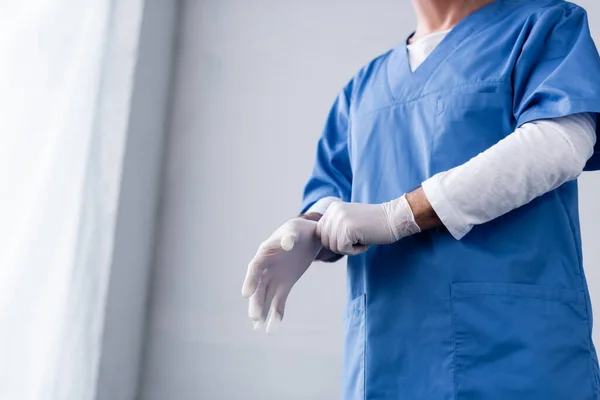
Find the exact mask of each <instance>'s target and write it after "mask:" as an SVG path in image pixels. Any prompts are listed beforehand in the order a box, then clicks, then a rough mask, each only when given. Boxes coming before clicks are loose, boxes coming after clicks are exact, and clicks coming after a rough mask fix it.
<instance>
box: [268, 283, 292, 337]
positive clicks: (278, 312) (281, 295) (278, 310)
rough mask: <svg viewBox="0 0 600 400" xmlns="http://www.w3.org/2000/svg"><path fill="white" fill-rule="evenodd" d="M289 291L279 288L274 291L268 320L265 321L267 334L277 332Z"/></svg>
mask: <svg viewBox="0 0 600 400" xmlns="http://www.w3.org/2000/svg"><path fill="white" fill-rule="evenodd" d="M289 294H290V289H288V288H283V287H280V288H279V289H277V290H276V291H275V296H274V297H273V303H272V304H271V311H270V313H269V319H268V320H267V333H268V334H271V333H275V332H277V331H278V330H279V325H280V324H281V321H282V320H283V314H284V312H285V303H286V301H287V298H288V295H289Z"/></svg>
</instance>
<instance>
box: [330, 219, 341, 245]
mask: <svg viewBox="0 0 600 400" xmlns="http://www.w3.org/2000/svg"><path fill="white" fill-rule="evenodd" d="M340 222H341V221H340V217H339V216H338V215H337V214H336V215H334V216H332V218H330V221H329V222H328V223H327V236H329V248H330V249H331V251H333V252H334V253H338V254H341V249H340V244H341V242H340V236H341V235H340V234H339V232H340V229H339V227H340Z"/></svg>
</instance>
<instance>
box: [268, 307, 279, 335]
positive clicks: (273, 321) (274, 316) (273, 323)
mask: <svg viewBox="0 0 600 400" xmlns="http://www.w3.org/2000/svg"><path fill="white" fill-rule="evenodd" d="M282 319H283V317H282V316H281V315H279V313H277V312H276V311H275V310H271V315H269V321H268V322H267V334H269V335H270V334H273V333H275V332H277V331H278V330H279V325H281V320H282Z"/></svg>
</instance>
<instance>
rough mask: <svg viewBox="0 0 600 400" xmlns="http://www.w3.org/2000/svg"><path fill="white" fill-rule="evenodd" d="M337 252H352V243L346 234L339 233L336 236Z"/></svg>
mask: <svg viewBox="0 0 600 400" xmlns="http://www.w3.org/2000/svg"><path fill="white" fill-rule="evenodd" d="M336 242H337V253H339V254H345V255H350V254H352V252H353V243H352V241H351V240H350V238H348V236H347V235H344V234H340V235H338V237H337V240H336Z"/></svg>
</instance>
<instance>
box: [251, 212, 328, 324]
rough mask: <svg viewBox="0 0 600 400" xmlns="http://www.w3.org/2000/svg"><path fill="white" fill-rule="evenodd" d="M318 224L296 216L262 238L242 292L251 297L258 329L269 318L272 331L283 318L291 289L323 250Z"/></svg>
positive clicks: (254, 319)
mask: <svg viewBox="0 0 600 400" xmlns="http://www.w3.org/2000/svg"><path fill="white" fill-rule="evenodd" d="M316 228H317V223H316V222H315V221H309V220H306V219H302V218H294V219H292V220H290V221H288V222H286V223H285V224H283V225H282V226H281V227H280V228H279V229H277V230H276V231H275V232H274V233H273V234H272V235H271V237H269V238H268V239H267V240H266V241H265V242H263V243H262V244H261V245H260V247H259V248H258V251H257V253H256V255H255V256H254V258H253V259H252V261H250V264H249V265H248V271H247V273H246V279H245V280H244V284H243V286H242V295H243V296H244V297H250V304H249V308H248V314H249V316H250V319H252V320H253V321H254V328H255V329H259V328H261V327H262V326H263V324H264V323H265V321H268V322H267V324H266V325H267V328H266V329H267V333H271V332H273V331H274V329H275V328H276V326H277V325H278V324H279V323H280V322H281V320H282V319H283V313H284V309H285V302H286V300H287V297H288V295H289V293H290V290H291V289H292V287H293V286H294V284H295V283H296V282H297V281H298V279H300V277H301V276H302V275H303V274H304V272H306V270H307V269H308V267H309V266H310V265H311V264H312V262H313V261H314V259H315V257H316V256H317V253H319V251H320V250H321V242H320V241H319V239H318V238H317V237H316V235H315V231H316Z"/></svg>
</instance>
